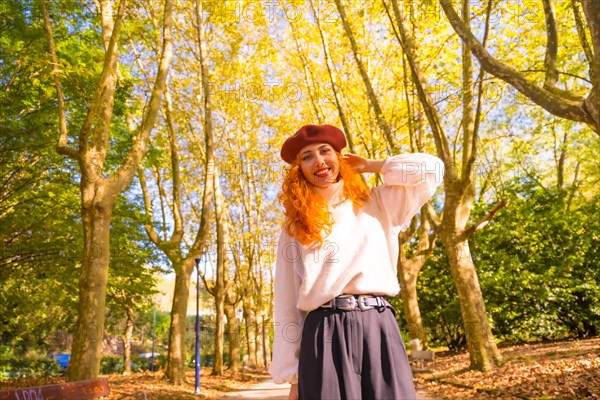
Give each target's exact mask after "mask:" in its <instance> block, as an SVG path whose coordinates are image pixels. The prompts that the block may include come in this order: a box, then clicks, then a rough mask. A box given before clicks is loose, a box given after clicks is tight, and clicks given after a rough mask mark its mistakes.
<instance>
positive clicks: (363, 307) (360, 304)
mask: <svg viewBox="0 0 600 400" xmlns="http://www.w3.org/2000/svg"><path fill="white" fill-rule="evenodd" d="M371 297H373V296H371V295H364V294H361V295H359V296H358V308H360V309H361V311H365V310H370V309H371V308H373V306H367V305H366V304H365V301H366V299H369V298H371Z"/></svg>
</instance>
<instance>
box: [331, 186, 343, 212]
mask: <svg viewBox="0 0 600 400" xmlns="http://www.w3.org/2000/svg"><path fill="white" fill-rule="evenodd" d="M343 187H344V185H343V184H341V185H340V187H339V188H338V189H337V190H336V191H335V193H334V194H333V196H332V198H334V199H338V198H339V197H338V193H339V192H340V190H342V188H343ZM346 200H347V198H346V196H342V198H341V200H338V201H337V202H335V203H332V204H330V205H329V206H330V207H331V208H337V207H338V206H340V205H341V204H342V203H343V202H345V201H346Z"/></svg>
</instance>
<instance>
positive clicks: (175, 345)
mask: <svg viewBox="0 0 600 400" xmlns="http://www.w3.org/2000/svg"><path fill="white" fill-rule="evenodd" d="M188 264H189V263H188ZM173 268H174V269H175V271H176V274H175V290H174V292H173V305H172V306H171V326H170V329H169V354H168V364H167V371H166V373H165V375H166V377H167V379H168V380H169V382H170V383H172V384H173V385H179V386H180V385H184V384H185V383H186V382H187V379H186V376H185V331H186V322H187V306H188V298H189V296H190V276H191V273H192V270H191V268H189V267H188V268H186V267H185V264H184V263H181V264H180V265H179V266H177V265H175V264H174V265H173ZM188 269H189V270H188ZM177 271H179V272H177Z"/></svg>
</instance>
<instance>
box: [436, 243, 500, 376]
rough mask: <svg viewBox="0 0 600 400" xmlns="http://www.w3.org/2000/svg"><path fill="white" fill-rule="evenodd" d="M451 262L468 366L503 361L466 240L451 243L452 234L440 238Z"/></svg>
mask: <svg viewBox="0 0 600 400" xmlns="http://www.w3.org/2000/svg"><path fill="white" fill-rule="evenodd" d="M442 240H443V241H444V244H445V245H446V253H447V255H448V261H449V263H450V270H451V272H452V277H453V279H454V282H455V284H456V290H457V292H458V297H459V300H460V310H461V315H462V319H463V325H464V330H465V336H466V338H467V346H468V348H469V358H470V361H471V368H472V369H477V370H480V371H488V370H490V369H492V368H494V367H495V366H496V365H500V364H501V363H502V356H501V355H500V352H499V351H498V348H497V347H496V342H495V341H494V336H493V335H492V331H491V329H490V325H489V323H488V319H487V313H486V309H485V304H484V302H483V294H482V293H481V288H480V286H479V280H478V279H477V272H476V271H475V266H474V265H473V259H472V258H471V251H470V249H469V243H468V241H463V242H460V243H454V242H453V241H452V239H451V238H447V237H446V238H442Z"/></svg>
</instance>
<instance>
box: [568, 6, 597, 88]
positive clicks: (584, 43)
mask: <svg viewBox="0 0 600 400" xmlns="http://www.w3.org/2000/svg"><path fill="white" fill-rule="evenodd" d="M580 3H581V0H571V8H572V9H573V17H575V27H577V36H578V37H579V42H580V43H581V47H582V48H583V53H584V54H585V58H586V60H587V62H588V66H589V68H590V76H591V77H592V80H594V79H593V77H594V76H595V74H596V68H595V65H594V53H593V52H592V48H591V47H590V42H589V41H588V38H587V35H586V32H585V24H584V22H583V18H582V16H581V11H580V10H579V4H580Z"/></svg>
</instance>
